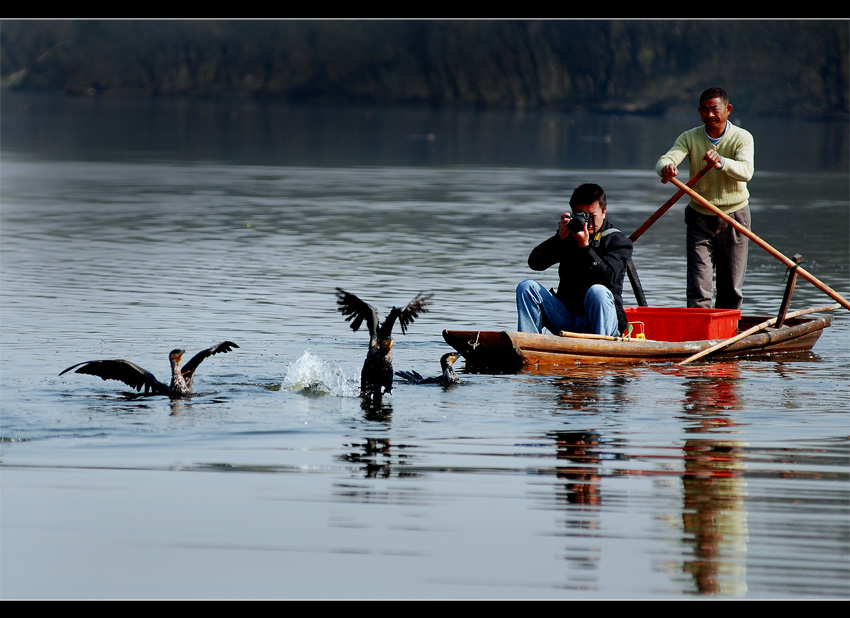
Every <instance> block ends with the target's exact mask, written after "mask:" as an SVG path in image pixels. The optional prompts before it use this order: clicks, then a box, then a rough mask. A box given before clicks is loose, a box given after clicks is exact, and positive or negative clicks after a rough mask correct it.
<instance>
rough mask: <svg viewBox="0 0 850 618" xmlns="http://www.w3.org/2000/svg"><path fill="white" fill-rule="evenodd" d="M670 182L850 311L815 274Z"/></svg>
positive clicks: (690, 191)
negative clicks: (793, 268)
mask: <svg viewBox="0 0 850 618" xmlns="http://www.w3.org/2000/svg"><path fill="white" fill-rule="evenodd" d="M670 182H672V183H673V184H674V185H676V186H677V187H679V188H680V189H682V190H683V191H684V192H685V193H687V194H688V195H690V196H691V197H692V198H694V199H695V200H696V201H697V202H699V203H700V204H701V205H703V206H705V207H706V208H708V209H709V210H710V211H711V212H713V213H714V214H716V215H717V216H718V217H720V218H721V219H723V220H724V221H726V222H727V223H728V224H729V225H731V226H732V227H734V228H735V229H736V230H738V231H739V232H741V233H742V234H743V235H744V236H746V237H747V238H749V239H750V240H752V241H753V242H754V243H756V244H757V245H758V246H760V247H761V248H762V249H764V250H765V251H767V252H768V253H769V254H771V255H772V256H773V257H775V258H776V259H777V260H779V261H780V262H782V263H783V264H785V265H786V266H788V267H789V268H791V267H795V268H796V270H797V274H798V275H799V276H801V277H802V278H803V279H805V280H806V281H808V282H809V283H811V284H812V285H814V286H815V287H816V288H818V289H819V290H821V291H822V292H824V293H825V294H826V295H827V296H829V297H830V298H832V299H833V300H835V301H838V302H839V303H840V304H841V305H843V306H844V307H845V308H846V309H850V301H848V300H847V299H846V298H844V297H843V296H841V294H839V293H838V292H836V291H835V290H833V289H832V288H831V287H829V286H828V285H826V284H825V283H824V282H823V281H821V280H820V279H818V278H817V277H815V276H814V275H813V274H811V273H810V272H808V271H807V270H804V269H803V268H802V267H800V266H799V265H798V264H797V263H796V262H794V261H793V260H791V259H790V258H788V257H786V256H784V255H783V254H782V253H780V252H779V251H777V250H776V249H774V248H773V247H771V246H770V245H769V244H768V243H767V242H765V241H764V240H762V239H761V238H759V237H758V236H757V235H756V234H754V233H753V232H751V231H750V230H748V229H747V228H745V227H744V226H743V225H741V224H740V223H738V222H737V221H735V220H734V219H733V218H732V217H730V216H729V215H727V214H726V213H725V212H723V211H722V210H720V209H719V208H718V207H717V206H715V205H714V204H712V203H711V202H709V201H708V200H707V199H705V198H704V197H703V196H701V195H700V194H699V193H697V192H696V191H694V190H693V189H691V188H690V187H688V186H687V185H685V184H684V183H682V182H681V181H680V180H676V179H675V178H671V179H670Z"/></svg>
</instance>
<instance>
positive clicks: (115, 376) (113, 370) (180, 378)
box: [59, 341, 239, 397]
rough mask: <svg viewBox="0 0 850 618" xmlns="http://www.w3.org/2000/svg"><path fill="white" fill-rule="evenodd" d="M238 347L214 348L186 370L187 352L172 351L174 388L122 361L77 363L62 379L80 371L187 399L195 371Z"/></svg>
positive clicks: (225, 343) (200, 354)
mask: <svg viewBox="0 0 850 618" xmlns="http://www.w3.org/2000/svg"><path fill="white" fill-rule="evenodd" d="M238 347H239V346H238V345H236V344H235V343H233V342H232V341H222V342H221V343H219V344H216V345H214V346H212V347H211V348H207V349H206V350H202V351H200V352H198V353H197V354H195V356H193V357H192V360H190V361H189V362H188V363H186V365H184V366H183V367H182V368H181V366H180V361H181V359H182V358H183V354H184V352H185V351H184V350H180V349H176V350H171V352H169V354H168V360H169V361H170V362H171V384H163V383H162V382H160V381H159V380H157V379H156V378H155V377H154V375H153V374H152V373H151V372H149V371H146V370H144V369H142V368H141V367H139V366H138V365H136V364H135V363H131V362H130V361H126V360H121V359H115V360H93V361H85V362H83V363H77V364H76V365H72V366H71V367H68V368H67V369H66V370H65V371H63V372H62V373H60V374H59V375H60V376H61V375H62V374H63V373H67V372H68V371H71V370H72V369H76V371H75V372H74V373H85V374H88V375H92V376H97V377H99V378H102V379H103V380H120V381H121V382H123V383H124V384H127V385H128V386H131V387H133V388H135V389H136V390H137V391H141V390H142V387H144V389H145V394H148V393H150V392H153V393H154V394H156V395H169V396H170V397H183V396H185V395H189V394H190V393H191V392H192V383H193V381H194V377H195V370H196V369H197V368H198V365H200V364H201V362H202V361H203V360H204V359H205V358H207V357H208V356H212V355H213V354H218V353H219V352H230V350H231V349H233V348H238Z"/></svg>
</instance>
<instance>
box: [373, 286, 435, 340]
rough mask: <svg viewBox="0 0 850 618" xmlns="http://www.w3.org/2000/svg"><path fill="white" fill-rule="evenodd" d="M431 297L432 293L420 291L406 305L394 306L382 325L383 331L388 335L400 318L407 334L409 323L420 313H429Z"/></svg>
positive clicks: (404, 332)
mask: <svg viewBox="0 0 850 618" xmlns="http://www.w3.org/2000/svg"><path fill="white" fill-rule="evenodd" d="M431 298H432V295H431V294H422V293H421V292H420V293H419V294H417V295H416V298H414V299H413V300H412V301H410V302H409V303H407V305H405V306H404V307H393V309H392V311H390V314H389V315H388V316H387V319H386V321H385V322H384V323H383V324H382V325H381V333H382V334H384V335H385V336H388V335H389V334H390V333H391V332H392V330H393V323H395V321H396V320H398V323H399V324H400V325H401V332H402V334H404V335H406V334H407V327H408V325H410V324H412V323H413V320H415V319H416V318H417V317H419V314H420V313H428V304H429V303H430V302H431Z"/></svg>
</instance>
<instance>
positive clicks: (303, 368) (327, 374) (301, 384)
mask: <svg viewBox="0 0 850 618" xmlns="http://www.w3.org/2000/svg"><path fill="white" fill-rule="evenodd" d="M281 387H282V388H283V389H284V390H288V391H292V392H294V393H302V394H304V395H336V396H338V397H349V396H356V395H358V393H359V392H360V391H359V387H358V385H357V383H356V382H355V381H354V380H350V379H349V378H347V377H346V375H345V374H344V373H343V372H342V369H340V368H339V366H337V365H336V364H335V363H330V362H328V361H324V360H322V359H320V358H319V357H317V356H314V355H313V354H310V352H307V351H305V352H304V354H303V355H301V358H299V359H298V360H297V361H295V362H294V363H291V364H290V365H289V368H288V369H287V371H286V377H284V379H283V384H282V385H281Z"/></svg>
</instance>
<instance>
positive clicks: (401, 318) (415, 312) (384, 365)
mask: <svg viewBox="0 0 850 618" xmlns="http://www.w3.org/2000/svg"><path fill="white" fill-rule="evenodd" d="M336 290H337V291H336V295H337V305H339V311H340V313H342V314H343V315H344V316H346V317H345V321H346V322H348V321H350V322H351V330H354V331H357V330H358V329H359V328H360V326H361V325H362V324H363V322H364V321H365V322H366V325H367V326H368V327H369V351H368V352H367V353H366V361H365V362H364V363H363V369H362V370H361V371H360V395H361V396H365V397H370V398H373V399H380V398H381V395H383V394H384V393H389V392H390V391H392V388H393V361H392V352H391V350H392V347H393V343H394V342H393V336H392V331H393V325H394V324H395V322H396V320H398V323H399V324H400V325H401V332H402V333H404V334H407V327H408V325H409V324H411V323H412V322H413V320H414V319H416V318H417V317H418V316H419V314H420V313H427V312H428V303H429V302H430V301H431V298H432V297H431V295H430V294H426V295H423V294H421V293H420V294H417V295H416V298H414V299H413V300H412V301H410V302H409V303H408V304H407V305H406V306H404V307H393V308H392V311H390V312H389V314H388V315H387V317H386V318H385V319H384V321H383V323H381V322H380V320H379V318H378V310H377V309H375V307H373V306H371V305H368V304H366V303H365V302H364V301H362V300H360V299H359V298H357V297H356V296H355V295H354V294H349V293H348V292H346V291H345V290H343V289H341V288H337V289H336Z"/></svg>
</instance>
